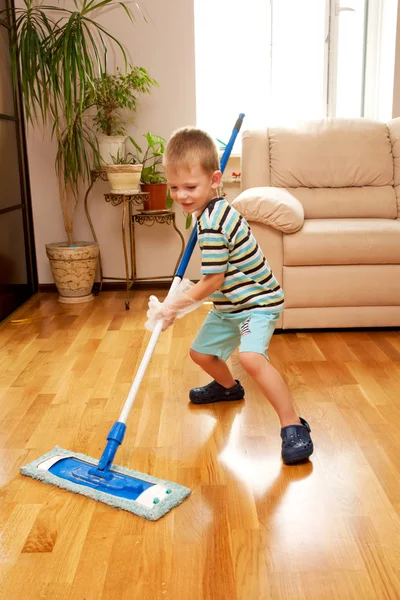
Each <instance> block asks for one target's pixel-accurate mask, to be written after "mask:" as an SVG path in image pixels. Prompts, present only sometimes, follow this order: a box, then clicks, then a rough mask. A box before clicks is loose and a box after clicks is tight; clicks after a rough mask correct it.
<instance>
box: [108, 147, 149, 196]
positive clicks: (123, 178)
mask: <svg viewBox="0 0 400 600" xmlns="http://www.w3.org/2000/svg"><path fill="white" fill-rule="evenodd" d="M111 158H112V161H113V163H114V164H112V165H104V166H103V167H102V168H103V169H104V171H106V173H107V178H108V181H109V182H110V184H111V191H112V192H119V193H120V194H124V193H125V194H136V193H137V192H140V175H141V172H142V167H143V165H142V164H137V162H136V158H135V157H134V156H133V154H131V153H130V152H128V154H126V155H125V152H124V153H123V154H120V153H119V152H118V153H117V156H111Z"/></svg>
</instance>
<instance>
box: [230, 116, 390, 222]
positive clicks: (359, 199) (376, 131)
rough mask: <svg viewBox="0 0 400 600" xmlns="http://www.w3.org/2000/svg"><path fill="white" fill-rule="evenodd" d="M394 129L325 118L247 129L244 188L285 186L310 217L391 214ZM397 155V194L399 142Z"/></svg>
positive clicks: (381, 215) (245, 133) (244, 134)
mask: <svg viewBox="0 0 400 600" xmlns="http://www.w3.org/2000/svg"><path fill="white" fill-rule="evenodd" d="M395 121H397V120H395ZM398 128H399V129H400V125H399V126H398ZM394 129H395V128H394V126H392V129H391V128H390V126H388V125H386V124H384V123H379V122H376V121H370V120H368V119H324V120H318V121H305V122H302V123H300V124H298V125H297V126H296V127H270V128H269V129H268V130H267V131H263V132H262V131H258V132H252V131H250V132H249V131H245V132H244V133H243V148H242V189H248V188H249V187H258V186H273V187H282V188H285V189H287V190H288V191H290V192H291V193H292V194H293V195H294V196H295V197H296V198H298V200H300V201H301V202H302V204H303V206H304V213H305V218H309V219H310V218H311V219H312V218H335V217H336V218H357V217H358V218H362V217H370V218H391V219H395V218H397V216H398V210H399V209H398V206H397V201H396V192H395V189H394V162H393V153H392V146H393V138H394V137H396V132H395V131H394ZM392 130H393V131H392ZM398 155H399V157H398V162H399V166H398V171H399V172H398V174H397V173H396V175H397V180H398V181H396V184H397V185H399V195H400V143H399V148H398Z"/></svg>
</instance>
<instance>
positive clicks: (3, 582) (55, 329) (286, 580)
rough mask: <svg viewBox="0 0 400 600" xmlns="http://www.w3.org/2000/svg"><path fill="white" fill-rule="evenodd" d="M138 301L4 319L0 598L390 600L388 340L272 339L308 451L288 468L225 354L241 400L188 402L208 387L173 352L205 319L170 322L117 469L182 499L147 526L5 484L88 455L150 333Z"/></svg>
mask: <svg viewBox="0 0 400 600" xmlns="http://www.w3.org/2000/svg"><path fill="white" fill-rule="evenodd" d="M149 293H150V292H143V291H140V292H135V293H134V299H133V302H132V304H131V310H130V311H125V309H124V295H123V293H122V292H114V293H112V292H107V293H103V294H102V295H100V296H99V297H98V298H96V299H95V301H94V302H92V303H90V304H86V305H75V306H65V305H64V306H63V305H60V304H58V303H57V301H56V296H55V295H52V294H39V295H37V296H35V297H34V298H32V299H31V300H30V301H29V302H28V303H27V304H26V305H25V306H24V307H22V308H21V309H20V310H19V311H18V312H17V313H15V314H14V315H13V317H12V318H13V319H25V318H32V317H33V320H31V321H28V322H22V323H11V321H10V319H9V320H8V321H6V322H4V323H3V324H2V325H0V419H1V420H0V423H1V428H0V486H1V487H0V528H1V530H0V590H1V593H0V597H1V598H2V599H6V600H14V599H16V600H39V599H43V598H45V599H49V600H61V599H63V600H64V599H65V600H67V599H68V600H72V599H73V600H75V599H77V600H103V599H104V600H120V599H121V600H122V599H123V600H136V599H138V600H139V599H141V600H203V599H204V600H280V599H288V600H302V599H307V600H322V599H340V600H342V599H343V600H344V599H352V598H357V599H360V600H361V599H363V600H365V599H371V600H372V599H381V598H382V599H391V600H395V599H398V598H400V333H399V331H393V330H390V331H365V332H362V331H343V332H313V333H283V334H279V335H275V336H274V338H273V341H272V345H271V350H270V355H271V359H272V362H273V364H275V366H277V367H278V368H279V369H280V371H281V373H282V374H283V376H284V377H285V379H286V381H287V382H288V384H289V385H290V387H291V389H292V391H293V393H294V396H295V400H296V404H297V407H298V411H299V414H301V415H303V416H304V417H305V418H306V419H307V420H309V422H310V424H311V427H312V435H313V439H314V444H315V448H316V450H315V454H314V455H313V456H312V460H311V461H310V462H309V463H307V464H303V465H299V466H296V467H285V466H283V465H282V464H281V460H280V438H279V424H278V421H277V418H276V417H275V414H274V411H273V410H272V409H271V408H270V406H269V405H268V403H267V402H266V401H265V400H264V398H263V397H262V396H261V394H260V392H259V391H258V390H257V389H256V388H255V386H254V385H253V384H252V382H251V381H249V380H248V379H247V378H246V377H243V373H242V372H240V368H239V365H238V361H237V357H236V356H235V355H234V356H233V357H232V359H231V361H232V365H233V369H234V373H235V375H236V377H239V378H241V379H242V383H244V385H245V388H246V399H245V401H244V402H237V403H231V404H227V403H224V404H219V405H211V406H205V407H195V406H190V405H189V404H188V390H189V388H191V387H193V386H197V385H203V384H204V383H206V382H208V380H209V379H208V376H207V375H205V374H202V373H201V372H200V371H199V369H198V367H197V366H196V365H194V364H192V363H191V361H190V358H189V357H188V348H189V345H190V342H191V339H192V338H193V336H194V335H195V333H196V331H197V329H198V327H199V326H200V324H201V322H202V320H203V318H204V316H205V315H206V313H207V310H208V308H209V306H204V307H202V308H201V309H199V310H198V311H196V312H194V313H192V314H191V315H189V316H187V317H186V318H184V319H180V320H179V321H177V322H176V324H175V326H174V327H173V329H171V330H169V331H168V332H166V333H165V334H163V335H162V337H161V338H160V340H159V342H158V345H157V347H156V351H155V353H154V355H153V359H152V362H151V365H150V367H149V369H148V371H147V373H146V376H145V379H144V381H143V385H142V388H141V390H140V392H139V394H138V397H137V401H136V403H135V405H134V408H133V411H132V413H131V415H130V418H129V422H128V430H127V434H126V437H125V440H124V443H123V445H122V447H121V448H120V449H119V451H118V454H117V458H116V462H117V463H118V464H120V465H123V466H127V467H129V468H132V469H135V470H139V471H143V472H146V473H151V474H152V475H155V476H157V477H161V478H166V479H170V480H172V481H176V482H178V483H181V484H184V485H187V486H189V487H190V488H191V489H192V491H193V493H192V495H191V496H190V497H189V499H187V500H186V501H185V502H184V503H183V504H182V505H180V506H179V507H177V508H175V509H174V510H173V511H171V512H170V513H169V514H168V515H167V516H166V517H164V518H163V519H161V520H159V521H157V522H155V523H154V522H149V521H146V520H144V519H140V518H138V517H136V516H134V515H132V514H130V513H127V512H124V511H119V510H116V509H112V508H110V507H108V506H106V505H104V504H101V503H96V502H94V501H92V500H89V499H87V498H84V497H82V496H78V495H75V494H72V493H70V492H66V491H64V490H60V489H57V488H54V487H52V486H49V485H45V484H43V483H39V482H37V481H34V480H33V479H30V478H27V477H23V476H22V475H20V474H19V468H20V466H21V465H23V464H26V463H27V462H30V461H31V460H33V459H35V458H37V457H39V456H40V455H42V454H44V453H45V452H47V451H49V450H50V449H51V448H52V447H53V446H55V445H58V446H61V447H64V448H68V449H71V450H74V451H77V452H83V453H85V454H88V455H90V456H93V457H96V458H98V457H99V455H100V454H101V452H102V450H103V448H104V444H105V438H106V436H107V433H108V431H109V429H110V426H111V425H112V423H113V422H114V421H115V420H117V418H118V416H119V413H120V409H121V407H122V405H123V403H124V400H125V398H126V395H127V393H128V390H129V387H130V383H131V381H132V379H133V377H134V374H135V371H136V369H137V367H138V364H139V362H140V359H141V357H142V355H143V352H144V350H145V347H146V344H147V341H148V339H149V336H150V334H149V333H148V332H146V331H145V330H144V327H143V323H144V320H145V313H146V309H147V299H148V296H149ZM160 295H162V294H160ZM43 316H46V318H38V317H43Z"/></svg>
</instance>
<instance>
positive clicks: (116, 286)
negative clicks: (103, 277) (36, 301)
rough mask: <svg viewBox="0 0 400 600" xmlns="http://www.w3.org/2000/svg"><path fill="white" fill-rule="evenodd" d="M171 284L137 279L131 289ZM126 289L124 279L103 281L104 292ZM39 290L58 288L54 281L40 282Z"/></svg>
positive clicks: (154, 287)
mask: <svg viewBox="0 0 400 600" xmlns="http://www.w3.org/2000/svg"><path fill="white" fill-rule="evenodd" d="M170 286H171V282H170V281H137V282H136V283H134V284H133V285H132V287H131V290H168V289H169V288H170ZM98 290H99V282H96V283H95V284H94V286H93V293H98ZM124 290H126V283H125V282H124V281H103V287H102V291H103V292H117V291H124ZM38 291H39V292H42V293H51V294H55V293H57V288H56V285H55V284H54V283H40V284H39V289H38Z"/></svg>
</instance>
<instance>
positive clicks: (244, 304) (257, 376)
mask: <svg viewBox="0 0 400 600" xmlns="http://www.w3.org/2000/svg"><path fill="white" fill-rule="evenodd" d="M164 169H165V175H166V177H167V181H168V185H169V189H170V193H171V196H172V198H173V199H174V201H175V202H177V203H178V204H180V205H181V206H182V207H183V210H184V211H185V213H189V214H192V213H196V217H197V231H198V244H199V247H200V250H201V263H202V266H201V274H202V278H201V279H200V281H199V282H198V283H196V284H195V285H194V286H193V287H191V288H190V289H189V290H188V291H185V292H180V291H177V292H175V293H172V294H170V295H169V296H168V297H167V298H166V299H165V300H164V302H163V303H162V305H161V307H160V311H159V314H158V318H162V319H163V329H166V328H167V327H169V326H170V325H172V323H173V322H174V320H175V318H176V317H177V316H178V313H181V314H182V312H188V311H189V310H192V309H193V308H195V307H196V306H197V303H200V302H201V301H202V300H204V299H206V298H207V297H208V296H210V299H211V300H212V301H213V308H212V309H211V311H210V312H209V314H208V316H207V318H206V320H205V321H204V323H203V325H202V327H201V329H200V331H199V333H198V335H197V337H196V339H195V340H194V342H193V344H192V347H191V349H190V356H191V358H192V359H193V361H194V362H195V363H196V364H198V365H199V366H200V367H201V368H202V369H204V371H206V373H208V374H209V375H210V376H211V377H212V378H213V381H212V382H211V383H209V384H208V385H205V386H204V387H200V388H195V389H192V390H190V394H189V396H190V400H191V401H192V402H193V403H195V404H207V403H209V402H219V401H222V400H223V401H234V400H241V399H242V398H243V397H244V389H243V387H242V386H241V385H240V382H239V381H238V380H235V379H234V378H233V377H232V374H231V372H230V370H229V368H228V366H227V364H226V362H225V361H226V360H227V359H228V358H229V356H230V355H231V354H232V352H233V351H234V350H235V348H236V347H237V346H239V360H240V363H241V365H242V367H243V368H244V369H245V371H246V372H247V373H248V374H249V375H250V376H251V377H252V378H253V379H254V380H255V381H256V383H257V384H258V386H259V387H260V388H261V390H262V392H263V393H264V395H265V396H266V398H267V399H268V400H269V402H270V403H271V404H272V406H273V407H274V409H275V411H276V412H277V414H278V417H279V420H280V424H281V437H282V459H283V462H284V463H285V464H292V463H296V462H298V461H301V460H304V459H306V458H308V457H309V456H310V455H311V454H312V452H313V443H312V440H311V437H310V427H309V425H308V423H307V422H306V421H305V420H304V419H302V418H299V417H298V416H297V415H296V413H295V410H294V407H293V400H292V396H291V394H290V392H289V390H288V388H287V386H286V384H285V382H284V380H283V379H282V377H281V376H280V374H279V373H278V371H277V370H276V369H275V368H274V367H273V366H272V365H271V364H270V362H269V358H268V354H267V351H268V346H269V343H270V340H271V337H272V335H273V332H274V329H275V325H276V321H277V320H278V318H279V313H280V312H281V311H282V310H283V291H282V288H281V287H280V285H279V283H278V282H277V280H276V279H275V277H274V275H273V273H272V272H271V270H270V268H269V265H268V263H267V261H266V259H265V258H264V256H263V254H262V252H261V250H260V248H259V246H258V244H257V241H256V240H255V238H254V237H253V234H252V233H251V230H250V227H249V226H248V224H247V222H246V221H245V219H244V218H243V217H242V216H241V215H240V214H239V213H238V212H237V211H236V210H235V209H234V208H232V207H231V206H230V205H229V204H228V203H227V202H226V200H225V199H224V198H219V197H218V196H217V189H218V187H219V185H220V183H221V177H222V173H221V171H220V170H219V160H218V152H217V149H216V146H215V144H214V142H213V140H212V138H211V137H210V136H209V135H208V134H206V133H205V132H203V131H201V130H199V129H195V128H190V127H186V128H183V129H179V130H178V131H176V132H175V133H174V134H173V135H172V137H171V139H170V140H169V142H168V144H167V147H166V151H165V155H164Z"/></svg>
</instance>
